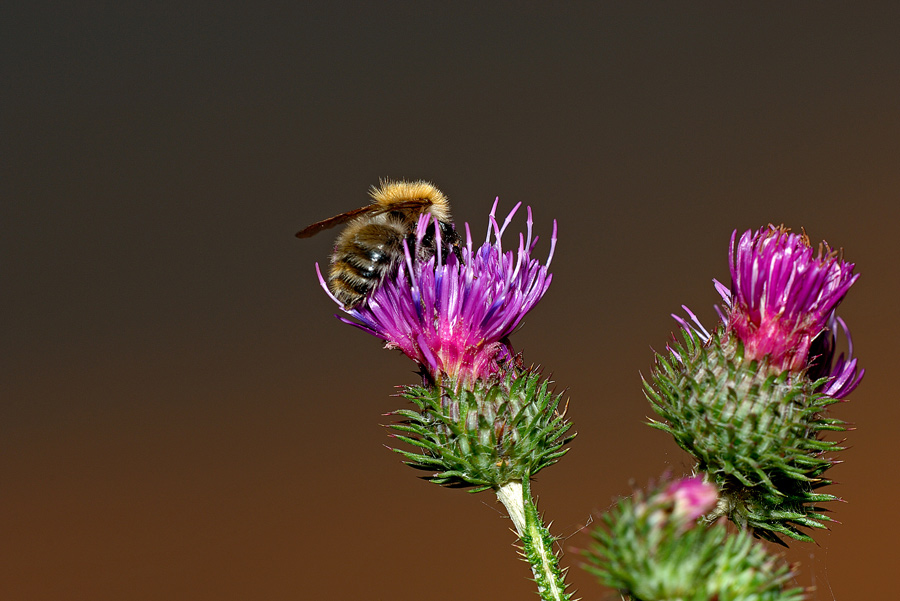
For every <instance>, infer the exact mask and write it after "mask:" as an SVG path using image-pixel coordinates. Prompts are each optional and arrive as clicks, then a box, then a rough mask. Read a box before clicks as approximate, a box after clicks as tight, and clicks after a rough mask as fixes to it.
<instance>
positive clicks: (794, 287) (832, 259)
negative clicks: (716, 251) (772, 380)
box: [716, 225, 861, 393]
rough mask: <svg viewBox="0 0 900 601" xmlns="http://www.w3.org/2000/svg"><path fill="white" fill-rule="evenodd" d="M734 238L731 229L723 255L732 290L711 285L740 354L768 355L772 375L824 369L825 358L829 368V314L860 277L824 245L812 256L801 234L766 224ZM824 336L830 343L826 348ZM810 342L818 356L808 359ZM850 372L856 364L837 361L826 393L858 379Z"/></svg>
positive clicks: (832, 331)
mask: <svg viewBox="0 0 900 601" xmlns="http://www.w3.org/2000/svg"><path fill="white" fill-rule="evenodd" d="M736 236H737V231H735V232H734V233H733V234H732V236H731V248H730V249H729V253H728V262H729V267H730V269H731V280H732V287H733V289H732V290H728V288H726V287H725V286H723V285H722V284H721V283H719V282H716V288H717V290H718V291H719V294H721V295H722V299H723V300H724V301H725V306H726V312H725V314H724V315H723V319H724V320H725V322H726V324H727V330H728V331H729V332H733V333H734V334H735V335H736V336H737V338H738V339H739V340H740V341H741V342H742V343H743V345H744V353H745V356H746V357H747V358H749V359H762V358H763V357H768V360H769V362H770V364H771V365H772V366H773V367H774V368H775V369H777V370H779V371H784V370H790V371H802V370H804V369H807V368H808V367H809V366H810V364H811V363H815V362H816V361H820V362H822V364H823V365H824V363H825V362H824V361H822V360H823V359H825V358H826V355H827V359H828V361H827V363H828V364H829V366H830V362H831V357H833V354H834V344H833V342H834V336H835V335H836V330H835V329H834V325H835V323H836V318H835V317H834V310H835V308H836V307H837V306H838V305H839V304H840V302H841V301H842V300H843V298H844V296H845V295H846V294H847V291H848V290H849V289H850V286H852V285H853V283H854V282H855V281H856V280H857V278H858V277H859V275H858V274H857V275H854V274H853V267H854V265H853V263H847V262H846V261H844V260H843V258H842V257H841V256H840V254H839V253H836V252H834V251H832V250H831V249H830V248H829V247H828V246H827V245H826V244H825V243H823V244H822V245H820V247H819V250H818V253H817V254H816V253H814V251H813V249H812V247H811V246H810V243H809V238H808V237H807V236H806V234H802V235H798V234H791V233H789V231H788V230H786V229H784V228H779V227H775V226H772V225H770V226H768V227H764V228H760V229H759V230H758V231H756V232H753V231H752V230H748V231H746V232H744V234H743V235H742V236H741V238H740V240H739V241H738V242H737V245H735V237H736ZM841 324H843V322H841ZM829 326H831V328H829ZM845 331H846V330H845ZM829 333H830V335H831V344H826V339H827V338H828V336H829ZM817 339H821V340H820V342H821V343H822V344H818V346H821V347H822V348H821V349H820V350H821V351H822V353H820V354H811V352H810V351H811V350H812V349H813V347H814V346H817V345H814V341H817ZM855 370H856V361H855V360H850V359H849V358H848V360H847V361H844V360H843V356H841V358H839V360H838V363H837V364H836V365H835V370H833V371H831V374H830V375H831V376H833V377H834V378H835V379H834V380H833V381H832V383H831V384H830V385H829V387H828V388H829V389H831V388H833V387H834V385H835V384H837V383H838V381H840V383H839V384H838V385H837V389H839V390H841V389H844V388H847V387H848V386H849V387H850V388H851V389H852V387H855V386H856V383H858V381H859V377H858V376H856V375H855ZM851 371H852V372H853V374H850V372H851ZM822 375H826V374H824V373H823V374H822ZM860 376H861V374H860ZM847 392H848V393H849V390H848V391H847Z"/></svg>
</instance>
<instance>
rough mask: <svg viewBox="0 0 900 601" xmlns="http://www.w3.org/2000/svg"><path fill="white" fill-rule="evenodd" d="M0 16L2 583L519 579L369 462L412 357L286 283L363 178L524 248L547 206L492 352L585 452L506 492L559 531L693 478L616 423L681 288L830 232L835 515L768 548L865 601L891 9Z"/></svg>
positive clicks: (881, 539)
mask: <svg viewBox="0 0 900 601" xmlns="http://www.w3.org/2000/svg"><path fill="white" fill-rule="evenodd" d="M18 4H20V5H21V6H19V7H18V8H10V7H6V8H4V9H3V12H4V14H3V15H2V18H0V28H2V36H0V44H2V49H0V57H2V58H0V62H2V69H3V71H2V80H3V82H4V84H5V85H4V89H5V93H4V94H3V95H2V97H0V102H2V130H3V131H2V136H0V139H2V142H0V144H2V153H3V154H2V161H0V163H2V169H3V176H2V181H0V187H2V196H3V201H2V206H0V228H2V235H0V245H2V262H0V270H2V274H0V275H2V282H3V284H2V295H0V298H2V303H3V307H2V315H3V319H2V338H0V343H2V353H3V361H2V366H3V375H2V406H0V597H2V598H4V599H16V600H57V599H67V600H68V599H85V600H91V601H106V600H108V601H121V600H123V599H128V600H129V601H142V600H145V599H146V600H151V599H153V600H157V599H185V600H192V601H195V600H196V601H199V600H203V599H216V600H217V601H224V600H230V599H234V600H244V599H267V600H268V599H272V600H282V599H283V600H295V599H314V598H336V599H391V600H393V599H397V600H406V599H409V600H412V599H416V600H419V599H428V600H434V601H438V600H443V599H447V600H449V599H511V598H528V597H529V596H533V592H532V591H533V585H532V583H530V582H529V581H528V580H527V577H528V576H529V574H528V571H527V567H526V565H525V564H523V563H522V562H521V561H519V560H518V559H517V557H516V555H515V551H514V549H513V548H512V544H513V542H514V537H513V535H512V534H511V533H510V530H509V528H510V523H509V522H508V521H507V520H506V519H505V518H504V517H503V515H502V512H501V509H500V507H499V506H498V505H497V504H496V503H495V502H494V500H493V499H492V498H491V497H490V495H488V494H481V495H475V496H472V495H467V494H465V493H463V492H460V491H454V490H442V489H440V488H438V487H437V486H434V485H432V484H429V483H426V482H423V481H420V480H418V479H417V478H416V476H417V475H418V474H417V473H416V472H413V471H412V470H410V469H408V468H406V467H404V466H403V465H401V463H400V461H399V458H398V457H397V456H395V455H394V454H392V453H390V452H389V451H387V450H386V449H385V448H384V447H383V446H382V445H383V444H384V443H386V442H387V439H386V432H385V431H384V430H383V429H382V428H381V427H380V426H379V424H380V423H384V422H385V421H386V418H383V417H382V414H383V413H385V412H387V411H390V410H392V409H394V408H396V407H397V406H398V399H396V398H393V397H392V396H391V394H393V393H394V388H393V387H394V386H395V385H399V384H403V383H410V382H413V381H414V376H413V375H412V373H411V371H412V366H411V364H410V363H409V362H408V361H407V360H405V359H404V358H402V357H401V356H399V355H397V354H394V353H388V352H385V351H381V350H380V349H379V345H378V344H377V342H376V341H375V340H374V339H370V338H368V337H367V336H365V335H364V334H362V333H361V332H359V331H356V330H353V329H351V328H349V327H347V326H344V325H342V324H340V323H339V322H338V321H337V320H335V319H333V318H332V317H331V315H332V314H333V313H334V307H333V306H332V304H331V302H330V301H329V300H328V299H327V298H326V296H325V295H324V294H323V293H322V291H321V290H320V289H319V288H318V285H317V283H316V280H315V277H314V271H313V263H314V262H315V261H323V260H325V259H326V257H327V255H328V252H329V247H330V244H331V239H330V236H320V237H318V238H315V239H313V240H308V241H298V240H296V239H294V237H293V234H294V232H295V231H296V230H298V229H299V228H301V227H302V226H305V225H307V224H308V223H310V222H312V221H315V220H318V219H321V218H324V217H328V216H331V215H333V214H336V213H338V212H341V211H344V210H347V209H350V208H354V207H357V206H360V205H361V204H363V203H364V202H365V201H366V189H367V187H368V186H369V185H370V184H372V183H375V182H376V181H377V180H378V178H379V177H384V176H389V177H395V178H396V177H411V178H418V177H422V178H427V179H431V180H433V181H434V182H436V183H437V184H438V185H439V186H440V187H442V188H443V189H444V190H445V191H446V192H447V194H448V195H449V196H450V198H451V200H452V201H453V203H454V208H455V213H456V217H457V220H458V221H460V222H462V221H469V222H470V223H472V224H473V229H474V230H475V231H477V232H482V231H483V229H484V224H485V216H486V213H487V211H488V209H489V206H490V203H491V202H492V201H493V199H494V197H495V196H496V195H499V196H500V198H501V203H502V204H501V207H504V208H508V207H510V206H512V204H513V203H514V202H517V201H523V202H525V203H528V204H531V205H532V206H533V208H534V211H535V218H536V224H537V228H538V231H539V232H540V233H543V234H549V231H550V224H551V220H552V219H553V218H557V219H558V220H559V222H560V242H559V248H558V251H557V255H556V258H555V260H554V265H553V271H554V274H555V276H554V283H553V285H552V287H551V289H550V291H549V293H548V296H547V297H546V298H545V300H544V302H543V303H542V304H541V305H540V306H539V307H538V308H537V310H535V311H534V313H533V314H532V315H530V316H529V318H528V319H527V321H526V323H525V325H524V327H523V329H522V330H521V332H519V333H518V334H516V336H515V337H514V342H515V343H516V345H517V346H518V347H520V348H522V349H524V351H525V353H526V359H528V360H530V361H534V362H538V363H541V364H542V365H543V366H545V368H546V369H547V371H548V372H552V373H553V377H554V379H555V380H556V381H557V382H558V383H559V385H560V386H563V387H568V389H569V394H570V396H571V405H570V415H571V418H572V420H573V421H574V423H575V426H576V428H577V430H578V431H579V437H578V438H577V440H576V441H575V443H574V445H573V447H572V451H571V453H570V455H569V456H568V457H566V458H565V459H564V460H563V461H562V462H561V463H560V464H559V465H557V466H555V467H553V468H551V469H548V470H546V471H545V472H544V473H542V474H541V475H540V478H539V479H538V481H537V483H536V484H535V488H536V491H537V493H538V494H539V495H540V503H541V507H542V509H543V510H544V511H545V512H546V515H547V517H548V518H549V519H552V520H553V523H554V526H553V529H554V532H555V533H557V534H559V535H561V536H566V537H569V538H568V539H567V540H566V541H565V542H564V543H563V544H564V547H565V548H566V549H571V548H572V547H578V546H583V545H585V544H586V543H587V538H586V536H585V535H584V534H580V533H579V528H580V527H581V526H582V525H584V524H585V523H586V521H588V520H589V517H590V515H591V513H592V512H595V511H598V510H602V509H604V508H606V507H607V506H609V504H610V503H611V502H612V500H613V499H614V498H615V497H616V496H618V495H622V494H627V493H628V492H629V490H630V484H629V482H630V481H632V480H633V481H635V482H636V483H638V484H643V483H645V482H646V481H647V480H649V479H651V478H654V477H657V476H658V475H659V474H660V473H661V472H663V471H664V470H666V469H670V470H674V471H675V472H677V473H680V472H682V471H684V470H687V469H689V467H690V466H689V462H688V461H687V459H686V456H685V455H684V454H683V453H682V452H680V451H679V450H678V449H677V448H676V447H675V446H674V444H673V443H672V442H671V441H670V440H669V439H667V437H666V436H665V435H663V434H662V433H660V432H657V431H654V430H651V429H650V428H648V427H646V426H645V425H643V423H642V422H643V421H644V420H645V419H646V416H647V415H648V413H649V409H648V406H647V404H646V403H645V401H644V400H643V397H642V393H641V382H640V377H639V372H640V371H643V372H645V373H646V371H647V370H648V369H649V366H650V362H651V357H652V354H651V350H650V347H651V346H652V347H655V348H661V347H662V346H663V345H664V344H665V341H666V339H667V336H668V334H669V332H671V331H672V330H673V329H674V328H675V324H674V322H673V321H672V319H671V318H670V317H669V314H670V313H672V312H673V311H678V310H679V306H680V305H681V304H682V303H686V304H688V305H689V306H691V307H692V308H694V309H695V310H696V311H697V312H698V313H699V314H700V315H701V316H702V317H703V319H705V320H706V321H707V323H709V322H711V321H712V319H713V316H714V313H713V310H712V305H713V304H714V303H715V302H716V299H717V295H716V294H715V291H714V290H713V287H712V284H711V279H712V278H714V277H717V278H719V279H723V280H725V281H727V266H726V250H727V243H728V238H729V236H730V234H731V231H732V230H733V229H735V228H737V229H741V230H743V229H746V228H750V227H759V226H761V225H764V224H766V223H768V222H773V223H784V224H786V225H788V226H791V227H794V228H797V229H799V228H800V227H805V228H806V230H807V232H809V234H810V235H811V236H812V237H813V238H814V239H816V240H820V239H822V238H825V239H827V240H828V241H829V242H831V243H832V244H833V245H835V246H840V247H844V249H845V252H846V257H847V258H848V259H849V260H851V261H855V262H857V264H858V270H859V272H860V273H862V278H861V279H860V281H859V283H858V285H856V286H855V287H854V289H853V290H852V292H851V294H850V296H849V297H848V299H847V300H846V302H845V303H844V305H843V307H842V311H843V315H844V316H845V317H846V319H847V321H848V323H849V324H850V325H851V327H852V328H853V332H854V334H855V343H856V347H857V353H858V355H859V357H860V360H861V362H862V363H863V365H864V366H865V367H866V368H867V369H868V375H867V376H866V379H865V381H864V382H863V384H862V386H861V387H860V388H859V390H858V392H857V393H856V394H854V395H853V396H852V402H850V403H848V404H845V405H841V406H840V407H838V408H837V409H836V414H837V415H838V416H840V417H842V418H845V419H847V420H850V421H853V422H855V423H856V424H857V426H858V430H857V431H855V432H852V433H850V434H849V435H848V442H849V444H850V446H851V447H852V448H851V449H850V450H848V451H847V452H845V453H844V454H843V455H844V457H843V459H845V461H846V463H845V464H844V465H841V466H839V467H838V468H836V469H835V470H834V476H835V478H836V479H837V480H838V481H839V485H837V486H834V487H833V488H832V489H831V490H832V491H833V492H835V493H836V494H839V495H841V496H843V497H844V498H845V499H846V500H847V503H845V504H834V506H833V509H834V516H835V517H836V519H838V520H840V521H841V522H842V523H841V524H839V525H836V526H834V528H833V532H831V533H826V534H824V535H821V536H819V537H818V540H819V544H818V545H804V544H797V545H794V546H793V548H792V550H791V551H790V554H789V557H790V559H792V560H796V561H800V562H801V565H800V570H801V573H802V576H801V580H800V581H801V582H804V583H810V582H812V583H814V584H815V585H816V587H817V592H816V594H815V596H814V598H815V599H818V600H823V601H824V600H831V599H878V598H889V597H890V596H891V594H892V593H893V591H894V588H895V587H894V586H893V580H894V578H893V577H894V574H893V572H894V571H895V569H896V563H897V557H898V554H897V552H896V545H895V541H896V539H897V537H898V535H900V529H898V527H897V520H896V515H895V514H896V510H895V507H896V498H897V494H898V492H900V491H898V486H897V484H896V479H895V478H896V466H895V464H894V463H893V460H894V459H895V457H896V455H897V450H896V447H895V446H893V445H895V444H896V443H897V436H896V433H895V432H894V427H895V424H896V423H897V420H898V418H900V411H898V408H897V395H896V392H895V389H894V388H893V386H892V385H891V384H890V380H891V378H892V377H894V376H895V375H896V374H897V368H896V367H892V366H891V363H892V362H893V361H894V360H895V356H896V348H897V339H898V334H900V331H898V324H897V321H898V320H897V317H898V314H900V312H898V309H897V298H898V293H900V284H898V268H897V250H896V243H895V237H896V232H897V227H898V217H900V209H898V203H897V197H898V193H900V171H898V168H897V167H898V164H900V142H898V141H900V110H898V98H900V38H898V36H897V31H898V26H900V10H898V9H897V7H896V5H894V6H892V7H891V8H880V7H878V6H877V5H875V4H869V5H868V6H867V7H864V8H858V7H857V8H853V9H852V10H851V9H849V8H832V7H831V6H830V5H828V4H827V3H826V4H822V3H815V4H812V3H811V4H804V5H800V6H797V5H795V6H793V7H792V8H788V9H786V8H785V7H784V6H782V5H781V3H771V4H765V5H761V6H759V7H757V8H753V9H747V10H737V9H734V8H729V9H726V8H723V7H722V6H721V5H720V4H719V3H709V4H690V5H682V6H678V7H676V6H672V5H670V4H664V3H659V4H652V5H651V4H648V5H645V6H642V7H633V6H631V4H632V3H621V4H610V5H602V6H601V5H596V4H594V3H590V4H588V3H585V4H581V3H573V4H568V5H565V6H559V7H555V8H550V7H547V6H544V5H542V4H538V3H494V4H489V5H485V4H483V3H471V4H468V5H463V4H458V3H457V4H455V5H454V8H452V9H450V8H446V7H444V6H442V5H441V4H438V3H390V4H386V3H378V4H374V3H373V4H363V3H345V4H338V3H328V7H327V8H324V7H321V8H300V7H299V4H300V3H294V4H296V5H297V6H293V7H285V6H283V5H281V4H279V3H270V2H263V3H254V5H253V6H252V7H251V6H250V3H246V6H243V5H242V4H243V3H234V2H229V3H220V5H219V6H217V7H213V6H212V5H208V4H203V3H188V4H185V3H183V2H164V3H156V4H154V5H152V6H148V5H145V4H136V3H124V4H123V3H121V2H92V3H80V4H78V7H77V8H74V7H72V6H70V5H67V4H65V3H61V2H59V3H56V2H48V3H18ZM323 4H324V3H323ZM891 4H893V3H891ZM25 6H27V8H25ZM886 6H889V4H886ZM541 252H546V246H543V247H542V251H541ZM564 561H565V563H566V564H567V565H572V566H575V564H577V563H578V559H577V556H576V555H575V554H574V553H573V552H572V551H571V550H570V551H568V553H567V556H566V557H565V559H564ZM570 580H571V582H572V583H573V584H574V586H576V587H577V588H578V589H579V591H580V596H581V597H583V598H585V599H601V598H609V594H610V593H609V591H602V590H601V589H599V588H598V587H597V586H596V585H595V584H594V582H593V581H592V579H591V578H590V577H588V576H587V575H585V574H584V573H583V572H581V570H579V569H578V568H577V567H573V568H572V572H571V578H570Z"/></svg>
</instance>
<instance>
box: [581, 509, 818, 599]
mask: <svg viewBox="0 0 900 601" xmlns="http://www.w3.org/2000/svg"><path fill="white" fill-rule="evenodd" d="M658 492H659V491H657V492H656V493H651V494H650V495H649V498H648V499H645V498H644V496H643V494H642V493H641V492H636V493H635V495H634V496H633V497H631V498H627V499H622V500H621V501H619V503H618V504H616V505H615V506H614V507H613V508H612V510H610V512H609V513H607V514H605V515H604V516H603V517H602V522H601V524H602V527H598V528H596V529H594V530H593V531H592V532H591V536H592V538H593V544H592V545H591V546H590V548H589V549H587V550H585V551H583V552H582V553H583V555H584V556H585V557H586V559H587V562H588V563H586V564H584V565H583V566H582V567H584V568H585V569H586V570H587V571H589V572H591V573H592V574H594V575H596V576H597V577H598V579H599V580H600V581H601V582H602V583H603V584H605V585H606V586H609V587H611V588H614V589H616V590H618V591H619V592H620V593H621V595H622V597H623V599H627V600H629V601H672V600H674V599H677V600H679V601H712V600H717V601H726V600H727V601H800V600H802V599H804V594H803V591H802V589H799V588H788V586H789V583H790V580H791V578H792V577H793V574H792V573H791V571H790V569H789V568H788V566H787V565H785V564H784V562H783V561H781V560H780V559H779V558H777V557H775V556H772V555H769V554H768V553H766V550H765V549H764V548H763V546H762V545H761V544H759V543H757V542H754V540H753V537H752V535H751V534H750V533H749V532H747V531H744V530H741V531H739V532H737V533H735V534H728V533H727V532H726V527H725V524H722V523H718V524H715V525H713V526H711V527H707V526H705V525H694V526H693V527H691V526H692V524H686V523H685V522H684V521H682V520H679V519H678V518H677V516H676V514H674V513H673V509H672V501H671V500H667V499H665V498H660V495H659V494H658ZM663 497H664V495H663Z"/></svg>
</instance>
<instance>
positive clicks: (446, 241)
mask: <svg viewBox="0 0 900 601" xmlns="http://www.w3.org/2000/svg"><path fill="white" fill-rule="evenodd" d="M369 195H370V196H371V197H372V203H371V204H369V205H367V206H365V207H361V208H359V209H354V210H352V211H347V212H346V213H341V214H340V215H336V216H334V217H331V218H330V219H325V220H322V221H318V222H316V223H314V224H312V225H310V226H309V227H307V228H305V229H303V230H301V231H299V232H297V237H298V238H308V237H310V236H314V235H315V234H318V233H319V232H321V231H322V230H326V229H329V228H332V227H334V226H336V225H340V224H342V223H346V224H347V226H346V227H345V228H344V229H343V231H342V232H341V233H340V235H339V236H338V237H337V239H336V240H335V242H334V252H333V253H332V255H331V270H330V272H329V275H328V287H329V288H330V289H331V292H332V294H334V296H335V297H336V298H337V299H338V300H339V301H340V302H341V303H342V304H343V305H344V308H345V309H352V308H354V307H357V306H359V305H360V304H362V302H363V301H364V300H365V299H366V297H367V296H368V295H369V294H370V293H371V292H372V291H374V290H375V289H376V288H378V286H380V285H381V283H382V282H383V281H384V280H385V278H387V277H389V276H390V275H392V274H393V273H394V272H395V271H396V269H397V267H398V266H399V264H400V262H401V261H402V260H403V257H404V254H403V240H406V241H407V246H408V247H409V249H410V251H414V252H416V257H415V259H416V260H417V261H424V260H427V259H429V258H430V257H431V256H433V255H434V254H435V253H436V252H437V242H436V239H437V236H436V235H435V226H434V223H432V224H431V225H430V226H429V228H428V231H427V232H426V234H425V237H424V238H423V240H422V243H421V244H420V245H418V247H417V246H416V227H417V225H418V222H419V217H420V216H421V215H423V214H424V213H429V214H431V215H433V216H434V217H435V219H436V220H437V225H438V227H439V228H440V239H441V246H442V250H444V251H449V252H453V253H455V254H456V256H457V258H459V257H460V250H459V245H460V239H459V236H458V235H457V233H456V230H455V229H454V227H453V223H452V221H451V220H450V202H449V201H448V200H447V197H446V196H444V193H443V192H441V191H440V190H438V189H437V188H436V187H434V186H433V185H432V184H430V183H428V182H425V181H422V180H419V181H414V182H408V181H389V180H386V181H382V182H381V184H380V185H379V186H372V188H371V189H370V191H369Z"/></svg>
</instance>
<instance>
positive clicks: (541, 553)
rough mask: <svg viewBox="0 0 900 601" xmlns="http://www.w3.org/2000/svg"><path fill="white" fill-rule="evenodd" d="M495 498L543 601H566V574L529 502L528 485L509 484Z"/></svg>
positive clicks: (532, 505)
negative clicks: (509, 521)
mask: <svg viewBox="0 0 900 601" xmlns="http://www.w3.org/2000/svg"><path fill="white" fill-rule="evenodd" d="M497 498H498V499H499V500H500V502H501V503H503V506H504V507H506V511H507V512H508V513H509V517H510V519H512V521H513V524H514V525H515V527H516V531H517V532H518V533H519V540H521V541H522V551H523V553H522V554H523V556H524V557H525V559H526V560H527V561H528V563H530V564H531V571H532V573H533V574H534V580H535V582H536V583H537V586H538V594H539V595H540V597H541V599H543V601H568V600H570V599H571V595H568V594H566V592H565V591H566V583H565V570H561V569H560V568H559V558H557V557H556V555H555V554H554V553H553V542H554V539H553V537H552V536H551V535H550V531H549V530H548V529H547V527H546V526H544V524H543V521H542V520H541V517H540V515H539V514H538V511H537V507H536V506H535V504H534V501H533V500H532V498H531V487H530V486H529V485H528V481H527V480H526V481H525V482H524V485H523V483H522V482H519V481H513V482H508V483H506V484H504V485H503V486H501V487H500V488H499V489H498V490H497Z"/></svg>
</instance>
